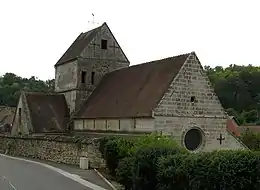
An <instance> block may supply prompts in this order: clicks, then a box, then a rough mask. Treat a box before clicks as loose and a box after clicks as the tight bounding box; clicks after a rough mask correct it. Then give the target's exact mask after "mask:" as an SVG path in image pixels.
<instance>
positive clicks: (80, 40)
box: [55, 23, 105, 66]
mask: <svg viewBox="0 0 260 190" xmlns="http://www.w3.org/2000/svg"><path fill="white" fill-rule="evenodd" d="M104 24H105V23H104ZM104 24H103V25H104ZM103 25H102V26H103ZM102 26H99V27H97V28H95V29H93V30H90V31H88V32H85V33H81V34H80V35H79V36H78V37H77V39H76V40H75V41H74V42H73V43H72V45H71V46H70V47H69V48H68V50H67V51H66V52H65V53H64V54H63V56H62V57H61V58H60V59H59V61H58V62H57V63H56V64H55V66H58V65H61V64H63V63H66V62H68V61H70V60H73V59H76V58H77V57H79V56H80V54H81V52H82V51H83V50H84V49H85V47H86V46H87V45H88V44H89V43H90V42H91V40H92V39H93V38H94V37H95V36H96V35H97V33H98V32H99V31H100V29H101V27H102Z"/></svg>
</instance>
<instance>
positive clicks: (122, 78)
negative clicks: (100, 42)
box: [75, 54, 189, 118]
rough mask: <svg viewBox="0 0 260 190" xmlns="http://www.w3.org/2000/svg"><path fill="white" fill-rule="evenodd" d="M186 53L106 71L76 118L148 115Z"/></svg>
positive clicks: (184, 59) (185, 56)
mask: <svg viewBox="0 0 260 190" xmlns="http://www.w3.org/2000/svg"><path fill="white" fill-rule="evenodd" d="M188 56H189V54H184V55H179V56H175V57H170V58H166V59H162V60H157V61H152V62H148V63H143V64H139V65H134V66H131V67H128V68H124V69H120V70H116V71H113V72H111V73H108V74H107V75H106V76H104V78H103V79H102V80H101V82H100V84H99V85H98V86H97V87H96V89H95V90H94V92H93V93H92V94H91V95H90V97H89V98H88V100H87V101H86V102H85V103H84V104H83V106H82V108H81V109H80V110H79V111H78V113H76V115H75V118H126V117H151V116H152V109H154V108H155V107H156V106H157V104H158V103H159V101H160V100H161V98H162V97H163V95H164V94H165V92H166V91H167V89H168V88H169V85H170V84H171V82H172V80H173V79H174V78H175V76H176V75H177V73H178V72H179V70H180V68H181V67H182V65H183V64H184V62H185V61H186V59H187V58H188Z"/></svg>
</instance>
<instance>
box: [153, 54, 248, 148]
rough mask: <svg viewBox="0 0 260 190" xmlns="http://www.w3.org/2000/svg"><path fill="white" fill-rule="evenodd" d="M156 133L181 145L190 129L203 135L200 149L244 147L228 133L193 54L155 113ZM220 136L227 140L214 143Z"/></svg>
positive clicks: (205, 78) (212, 91)
mask: <svg viewBox="0 0 260 190" xmlns="http://www.w3.org/2000/svg"><path fill="white" fill-rule="evenodd" d="M193 100H194V101H193ZM154 116H155V130H156V131H162V132H163V133H166V134H170V135H173V136H175V138H176V139H179V142H180V143H181V144H183V141H184V136H185V134H186V132H187V131H188V130H190V129H191V128H193V127H196V128H199V129H201V131H203V133H204V139H203V146H201V149H203V150H213V149H219V148H236V147H237V148H241V147H244V146H243V145H242V144H241V143H240V142H238V141H237V139H235V138H234V137H233V136H231V135H230V134H229V133H227V130H226V124H227V115H226V113H225V111H224V108H223V107H222V105H221V103H220V101H219V99H218V97H217V96H216V94H215V93H214V89H213V88H212V86H211V83H210V81H209V79H208V77H207V75H206V73H205V72H204V71H203V68H202V66H201V65H200V62H199V60H198V59H197V57H196V55H195V53H191V54H190V55H189V57H188V59H187V60H186V62H185V63H184V65H183V67H182V68H181V70H180V72H179V73H178V75H177V76H176V77H175V79H174V80H173V82H172V84H171V85H170V87H169V89H168V91H167V92H166V94H165V95H164V97H163V98H162V100H161V102H160V103H159V105H158V107H157V108H156V109H155V110H154ZM220 134H222V135H223V136H224V138H225V139H226V140H224V141H223V143H222V144H220V142H219V141H218V140H217V138H219V136H220Z"/></svg>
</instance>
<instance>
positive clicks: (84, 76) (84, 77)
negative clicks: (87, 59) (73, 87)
mask: <svg viewBox="0 0 260 190" xmlns="http://www.w3.org/2000/svg"><path fill="white" fill-rule="evenodd" d="M86 74H87V72H86V71H81V83H82V84H85V82H86Z"/></svg>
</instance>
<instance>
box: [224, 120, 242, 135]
mask: <svg viewBox="0 0 260 190" xmlns="http://www.w3.org/2000/svg"><path fill="white" fill-rule="evenodd" d="M227 130H228V131H229V132H231V133H233V134H234V135H235V136H237V137H239V136H240V131H239V126H238V125H237V123H236V122H235V120H234V119H233V118H228V120H227Z"/></svg>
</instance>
